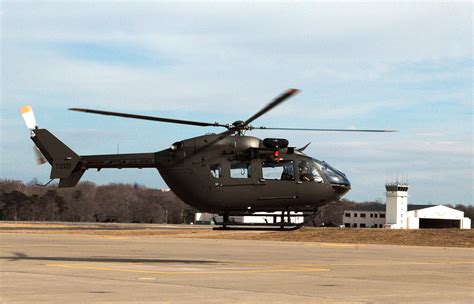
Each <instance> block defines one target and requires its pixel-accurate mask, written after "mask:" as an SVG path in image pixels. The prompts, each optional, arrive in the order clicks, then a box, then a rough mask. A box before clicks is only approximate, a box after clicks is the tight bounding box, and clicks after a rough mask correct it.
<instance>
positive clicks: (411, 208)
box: [407, 205, 438, 211]
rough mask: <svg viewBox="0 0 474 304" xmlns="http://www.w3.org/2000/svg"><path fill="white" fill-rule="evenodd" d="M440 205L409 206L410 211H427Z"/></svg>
mask: <svg viewBox="0 0 474 304" xmlns="http://www.w3.org/2000/svg"><path fill="white" fill-rule="evenodd" d="M435 206H438V205H408V206H407V207H408V211H413V210H418V209H425V208H430V207H435Z"/></svg>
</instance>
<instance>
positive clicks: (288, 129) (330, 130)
mask: <svg viewBox="0 0 474 304" xmlns="http://www.w3.org/2000/svg"><path fill="white" fill-rule="evenodd" d="M250 130H284V131H316V132H398V130H362V129H306V128H267V127H250Z"/></svg>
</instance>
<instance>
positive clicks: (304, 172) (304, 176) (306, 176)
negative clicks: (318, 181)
mask: <svg viewBox="0 0 474 304" xmlns="http://www.w3.org/2000/svg"><path fill="white" fill-rule="evenodd" d="M300 179H301V180H302V181H304V182H311V181H313V180H314V176H313V174H311V170H309V168H308V167H307V166H303V167H300Z"/></svg>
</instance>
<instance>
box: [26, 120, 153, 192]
mask: <svg viewBox="0 0 474 304" xmlns="http://www.w3.org/2000/svg"><path fill="white" fill-rule="evenodd" d="M31 139H32V140H33V142H34V143H35V145H36V146H37V147H38V149H39V150H40V151H41V153H42V154H43V155H44V157H45V158H46V160H47V161H48V162H49V164H50V165H51V175H50V178H51V179H55V178H59V187H60V188H63V187H74V186H75V185H76V184H77V183H78V182H79V180H80V179H81V177H82V175H83V174H84V172H85V171H86V170H87V169H98V170H100V169H105V168H117V169H122V168H139V169H141V168H157V164H158V153H134V154H105V155H85V156H79V155H77V154H76V153H75V152H74V151H73V150H71V149H70V148H69V147H68V146H66V145H65V144H64V143H63V142H61V141H60V140H59V139H58V138H56V137H55V136H54V135H53V134H51V133H50V132H49V131H48V130H46V129H33V130H32V136H31Z"/></svg>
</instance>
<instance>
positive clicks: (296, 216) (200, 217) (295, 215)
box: [194, 212, 304, 224]
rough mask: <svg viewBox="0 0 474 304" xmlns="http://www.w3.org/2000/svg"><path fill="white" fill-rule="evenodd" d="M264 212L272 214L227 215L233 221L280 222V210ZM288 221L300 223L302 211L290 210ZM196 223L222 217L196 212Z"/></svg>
mask: <svg viewBox="0 0 474 304" xmlns="http://www.w3.org/2000/svg"><path fill="white" fill-rule="evenodd" d="M263 213H264V214H273V215H274V216H273V215H271V216H263V215H262V216H234V215H231V216H229V220H230V221H231V222H235V223H246V224H247V223H252V224H266V223H268V224H272V223H280V222H281V212H273V213H268V212H263ZM254 214H256V215H258V214H262V212H260V213H259V212H256V213H254ZM290 215H292V216H291V217H290V221H291V222H292V223H296V224H300V223H303V221H304V216H303V212H290ZM194 218H195V221H196V223H201V224H209V223H211V221H212V222H213V223H212V224H214V223H215V222H218V223H222V221H223V217H222V216H220V215H217V214H213V213H199V212H198V213H196V215H195V217H194ZM287 219H288V217H286V216H285V221H287Z"/></svg>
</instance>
